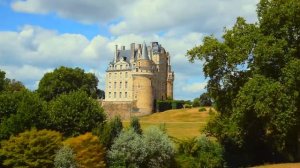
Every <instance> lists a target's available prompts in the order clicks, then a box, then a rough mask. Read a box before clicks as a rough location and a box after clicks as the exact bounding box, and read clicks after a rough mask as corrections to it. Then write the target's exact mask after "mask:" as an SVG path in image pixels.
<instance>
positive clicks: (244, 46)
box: [188, 0, 300, 166]
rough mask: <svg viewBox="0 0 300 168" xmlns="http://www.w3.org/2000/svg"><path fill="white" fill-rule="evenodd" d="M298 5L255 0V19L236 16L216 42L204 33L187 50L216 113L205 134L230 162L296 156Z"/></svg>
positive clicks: (298, 129)
mask: <svg viewBox="0 0 300 168" xmlns="http://www.w3.org/2000/svg"><path fill="white" fill-rule="evenodd" d="M299 9H300V1H298V0H261V1H260V2H259V4H258V9H257V13H258V20H259V21H258V23H255V24H249V23H246V21H245V20H244V19H243V18H238V19H237V21H236V23H235V25H234V26H233V27H232V28H231V29H226V30H225V32H224V34H223V36H222V38H223V39H222V40H218V39H217V38H215V37H213V36H208V37H205V38H204V40H203V44H202V45H200V46H197V47H195V48H193V49H191V50H189V51H188V55H189V59H190V61H194V60H196V59H200V60H203V61H204V66H203V71H204V74H205V76H206V77H208V78H209V81H208V85H207V89H208V93H209V95H210V97H211V98H212V100H213V102H214V104H215V106H216V110H217V111H218V112H220V114H219V115H217V117H216V118H215V119H214V120H211V122H209V123H208V126H207V129H206V132H207V134H211V135H214V136H216V137H217V138H218V139H219V141H220V142H221V143H222V144H223V145H224V146H225V154H226V156H227V157H226V158H227V161H228V163H230V164H233V163H235V164H242V165H245V164H250V165H251V164H257V163H259V162H275V161H282V160H285V161H294V160H295V159H297V154H298V159H299V158H300V157H299V156H300V143H299V142H298V140H297V139H299V137H300V124H299V123H300V122H299V121H300V111H299V110H300V101H299V93H300V90H299V89H300V88H299V68H297V67H298V66H299V58H300V47H299V46H300V41H299V40H300V38H299V37H300V24H299V22H300V17H299V16H300V10H299ZM297 84H298V85H297ZM297 86H298V87H297ZM291 144H294V145H291ZM296 144H297V146H298V149H297V148H295V145H296ZM237 161H242V162H243V163H238V162H237ZM233 166H238V165H233Z"/></svg>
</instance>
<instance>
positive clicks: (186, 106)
mask: <svg viewBox="0 0 300 168" xmlns="http://www.w3.org/2000/svg"><path fill="white" fill-rule="evenodd" d="M183 107H184V108H192V105H190V104H184V105H183Z"/></svg>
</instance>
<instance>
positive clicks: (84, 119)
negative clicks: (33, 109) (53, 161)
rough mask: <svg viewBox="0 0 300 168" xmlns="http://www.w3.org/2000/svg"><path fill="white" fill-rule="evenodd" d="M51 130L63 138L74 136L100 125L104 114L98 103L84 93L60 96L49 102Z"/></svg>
mask: <svg viewBox="0 0 300 168" xmlns="http://www.w3.org/2000/svg"><path fill="white" fill-rule="evenodd" d="M48 113H49V118H50V121H51V124H52V126H51V128H52V129H53V130H57V131H59V132H61V133H63V134H64V135H65V136H75V135H79V134H82V133H85V132H88V131H91V130H92V129H93V128H95V127H97V126H98V125H100V124H101V123H102V122H103V121H104V120H105V113H104V112H103V109H102V108H101V107H100V105H99V103H98V102H97V101H96V100H94V99H92V98H90V97H88V95H87V94H86V93H85V92H84V91H75V92H71V93H69V94H62V95H60V96H58V97H57V98H56V99H54V100H52V101H50V102H49V107H48Z"/></svg>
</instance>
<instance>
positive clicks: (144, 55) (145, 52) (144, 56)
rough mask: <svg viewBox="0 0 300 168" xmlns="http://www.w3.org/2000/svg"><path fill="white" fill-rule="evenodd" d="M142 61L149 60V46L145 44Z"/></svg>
mask: <svg viewBox="0 0 300 168" xmlns="http://www.w3.org/2000/svg"><path fill="white" fill-rule="evenodd" d="M142 59H145V60H149V56H148V49H147V45H146V43H145V42H144V44H143V50H142Z"/></svg>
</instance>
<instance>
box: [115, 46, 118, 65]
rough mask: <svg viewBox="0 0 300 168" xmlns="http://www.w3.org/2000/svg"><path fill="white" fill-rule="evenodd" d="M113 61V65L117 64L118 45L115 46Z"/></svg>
mask: <svg viewBox="0 0 300 168" xmlns="http://www.w3.org/2000/svg"><path fill="white" fill-rule="evenodd" d="M115 47H116V48H115V60H114V63H116V62H117V57H118V45H116V46H115Z"/></svg>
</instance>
